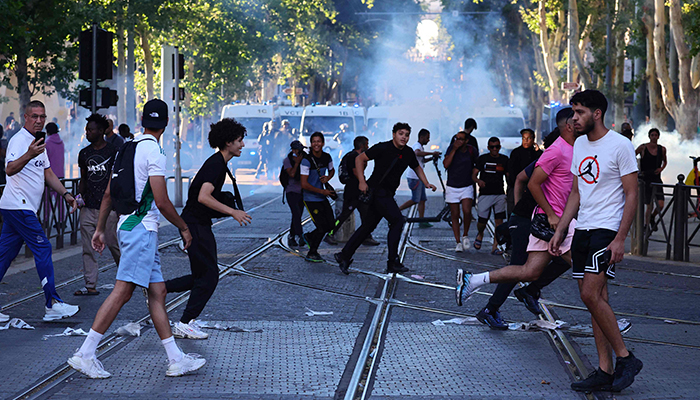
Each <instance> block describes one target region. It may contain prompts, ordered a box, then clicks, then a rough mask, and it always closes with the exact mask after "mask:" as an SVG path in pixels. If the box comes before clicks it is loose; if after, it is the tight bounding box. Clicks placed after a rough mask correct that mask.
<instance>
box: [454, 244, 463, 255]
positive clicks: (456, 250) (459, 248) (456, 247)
mask: <svg viewBox="0 0 700 400" xmlns="http://www.w3.org/2000/svg"><path fill="white" fill-rule="evenodd" d="M463 251H464V247H462V242H457V246H455V252H456V253H461V252H463Z"/></svg>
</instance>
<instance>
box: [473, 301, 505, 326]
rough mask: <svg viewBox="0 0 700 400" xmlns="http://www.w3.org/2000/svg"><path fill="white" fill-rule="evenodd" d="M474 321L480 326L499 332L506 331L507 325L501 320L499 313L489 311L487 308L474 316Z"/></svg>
mask: <svg viewBox="0 0 700 400" xmlns="http://www.w3.org/2000/svg"><path fill="white" fill-rule="evenodd" d="M476 319H478V320H479V322H481V323H482V324H484V325H486V326H488V327H489V328H491V329H495V330H499V331H507V330H508V324H506V323H505V321H503V318H501V313H499V312H498V311H491V310H489V309H488V308H487V307H484V308H482V309H481V311H479V313H478V314H476Z"/></svg>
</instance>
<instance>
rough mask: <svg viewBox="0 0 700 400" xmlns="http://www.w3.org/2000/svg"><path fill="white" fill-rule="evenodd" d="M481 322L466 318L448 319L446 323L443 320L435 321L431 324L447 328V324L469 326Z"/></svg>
mask: <svg viewBox="0 0 700 400" xmlns="http://www.w3.org/2000/svg"><path fill="white" fill-rule="evenodd" d="M478 323H479V320H478V319H476V318H474V317H466V318H452V319H448V320H446V321H443V320H440V319H438V320H435V321H433V322H431V324H433V325H435V326H445V325H446V324H455V325H467V324H478Z"/></svg>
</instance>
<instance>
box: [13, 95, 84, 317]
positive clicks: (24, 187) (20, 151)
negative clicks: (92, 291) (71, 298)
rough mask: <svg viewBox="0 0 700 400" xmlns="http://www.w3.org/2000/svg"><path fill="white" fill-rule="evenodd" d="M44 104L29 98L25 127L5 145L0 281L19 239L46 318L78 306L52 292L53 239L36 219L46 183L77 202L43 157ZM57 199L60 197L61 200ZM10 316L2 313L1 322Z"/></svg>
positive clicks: (74, 310) (74, 205) (72, 312)
mask: <svg viewBox="0 0 700 400" xmlns="http://www.w3.org/2000/svg"><path fill="white" fill-rule="evenodd" d="M45 122H46V107H44V104H43V103H42V102H40V101H37V100H34V101H31V102H29V104H27V106H26V107H25V109H24V127H22V128H21V129H20V130H19V131H17V133H16V134H15V135H14V136H13V137H12V139H10V142H9V143H8V145H7V153H6V158H5V171H6V172H7V185H6V186H5V190H4V191H3V192H2V198H0V213H2V217H3V225H2V234H0V281H1V280H2V278H3V276H5V272H7V269H8V268H9V267H10V263H11V262H12V260H14V259H15V257H17V254H18V253H19V251H20V249H21V248H22V244H23V243H27V246H28V247H29V249H30V250H31V251H32V253H33V254H34V262H35V263H36V271H37V272H38V273H39V279H41V287H42V288H43V289H44V296H45V297H46V304H45V311H46V314H45V315H44V321H54V320H58V319H62V318H68V317H71V316H73V315H75V313H77V312H78V311H79V310H80V307H78V306H72V305H70V304H66V303H64V302H63V300H61V298H60V297H59V296H58V293H56V286H55V283H54V275H53V262H52V261H51V242H49V239H48V238H47V237H46V234H45V233H44V229H43V228H42V227H41V223H40V222H39V219H38V218H37V215H36V213H37V210H38V209H39V204H40V202H41V198H42V195H43V193H44V183H46V185H47V186H49V187H50V188H51V189H53V190H54V191H56V193H60V194H61V195H62V197H63V198H64V199H65V200H66V201H67V202H68V204H70V205H71V207H72V208H73V209H72V210H71V213H72V212H74V211H75V210H76V208H77V203H76V201H75V199H74V198H73V195H71V194H70V193H69V192H68V191H67V190H66V188H65V187H63V184H61V181H60V180H59V179H58V177H56V174H55V173H54V172H53V170H51V168H50V167H51V165H50V163H49V157H48V156H47V155H46V151H45V150H46V144H45V143H44V137H45V136H44V135H41V134H42V133H43V132H42V131H41V130H42V129H44V123H45ZM59 201H60V200H59ZM7 320H9V316H7V315H5V314H2V313H0V322H6V321H7Z"/></svg>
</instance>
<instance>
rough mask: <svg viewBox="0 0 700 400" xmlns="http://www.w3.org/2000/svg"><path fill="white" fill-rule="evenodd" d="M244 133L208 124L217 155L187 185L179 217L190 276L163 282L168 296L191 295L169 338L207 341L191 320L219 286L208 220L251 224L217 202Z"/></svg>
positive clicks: (234, 126) (232, 125)
mask: <svg viewBox="0 0 700 400" xmlns="http://www.w3.org/2000/svg"><path fill="white" fill-rule="evenodd" d="M245 133H246V130H245V127H243V125H241V124H239V123H238V122H236V120H234V119H231V118H224V119H222V120H221V121H219V122H217V123H215V124H212V126H211V131H210V132H209V146H210V147H211V148H213V149H218V150H219V151H217V152H216V153H214V155H212V156H211V157H209V158H208V159H207V160H206V161H205V162H204V164H203V165H202V167H201V168H200V169H199V171H197V174H196V175H195V177H194V179H193V180H192V183H191V184H190V189H189V192H188V194H187V204H185V208H184V209H183V210H182V215H181V217H182V219H183V220H184V221H185V222H186V223H187V227H188V228H189V231H190V232H191V234H192V244H191V245H190V247H189V249H188V250H187V256H188V257H189V259H190V268H191V270H192V273H191V274H189V275H185V276H181V277H179V278H175V279H171V280H169V281H167V282H165V288H166V290H167V291H168V293H173V292H184V291H187V290H191V291H192V292H191V293H190V298H189V299H188V300H187V306H185V311H183V312H182V317H181V318H180V321H178V322H176V323H175V324H174V325H173V336H175V337H176V338H181V339H206V338H208V337H209V334H207V333H206V332H202V330H201V329H200V328H199V326H198V325H197V323H196V322H195V320H196V319H197V317H199V314H201V313H202V310H204V306H206V305H207V302H208V301H209V299H210V298H211V296H212V295H213V294H214V290H216V286H217V285H218V283H219V264H218V260H217V252H216V238H215V237H214V232H212V230H211V219H212V218H216V217H221V216H223V215H228V216H231V217H233V219H235V220H236V221H238V223H239V224H240V225H241V226H242V225H248V224H249V223H250V222H251V218H250V215H248V214H247V213H246V212H245V211H243V210H235V209H233V208H231V207H230V206H229V205H226V204H223V203H221V202H220V201H219V200H217V199H220V198H221V197H220V195H221V188H222V187H223V186H224V182H225V181H226V177H227V176H228V174H229V173H230V172H229V171H228V167H227V164H228V162H229V161H230V160H231V158H233V157H240V156H241V149H243V147H244V146H245V144H244V143H243V137H244V136H245ZM212 211H213V213H212Z"/></svg>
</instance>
